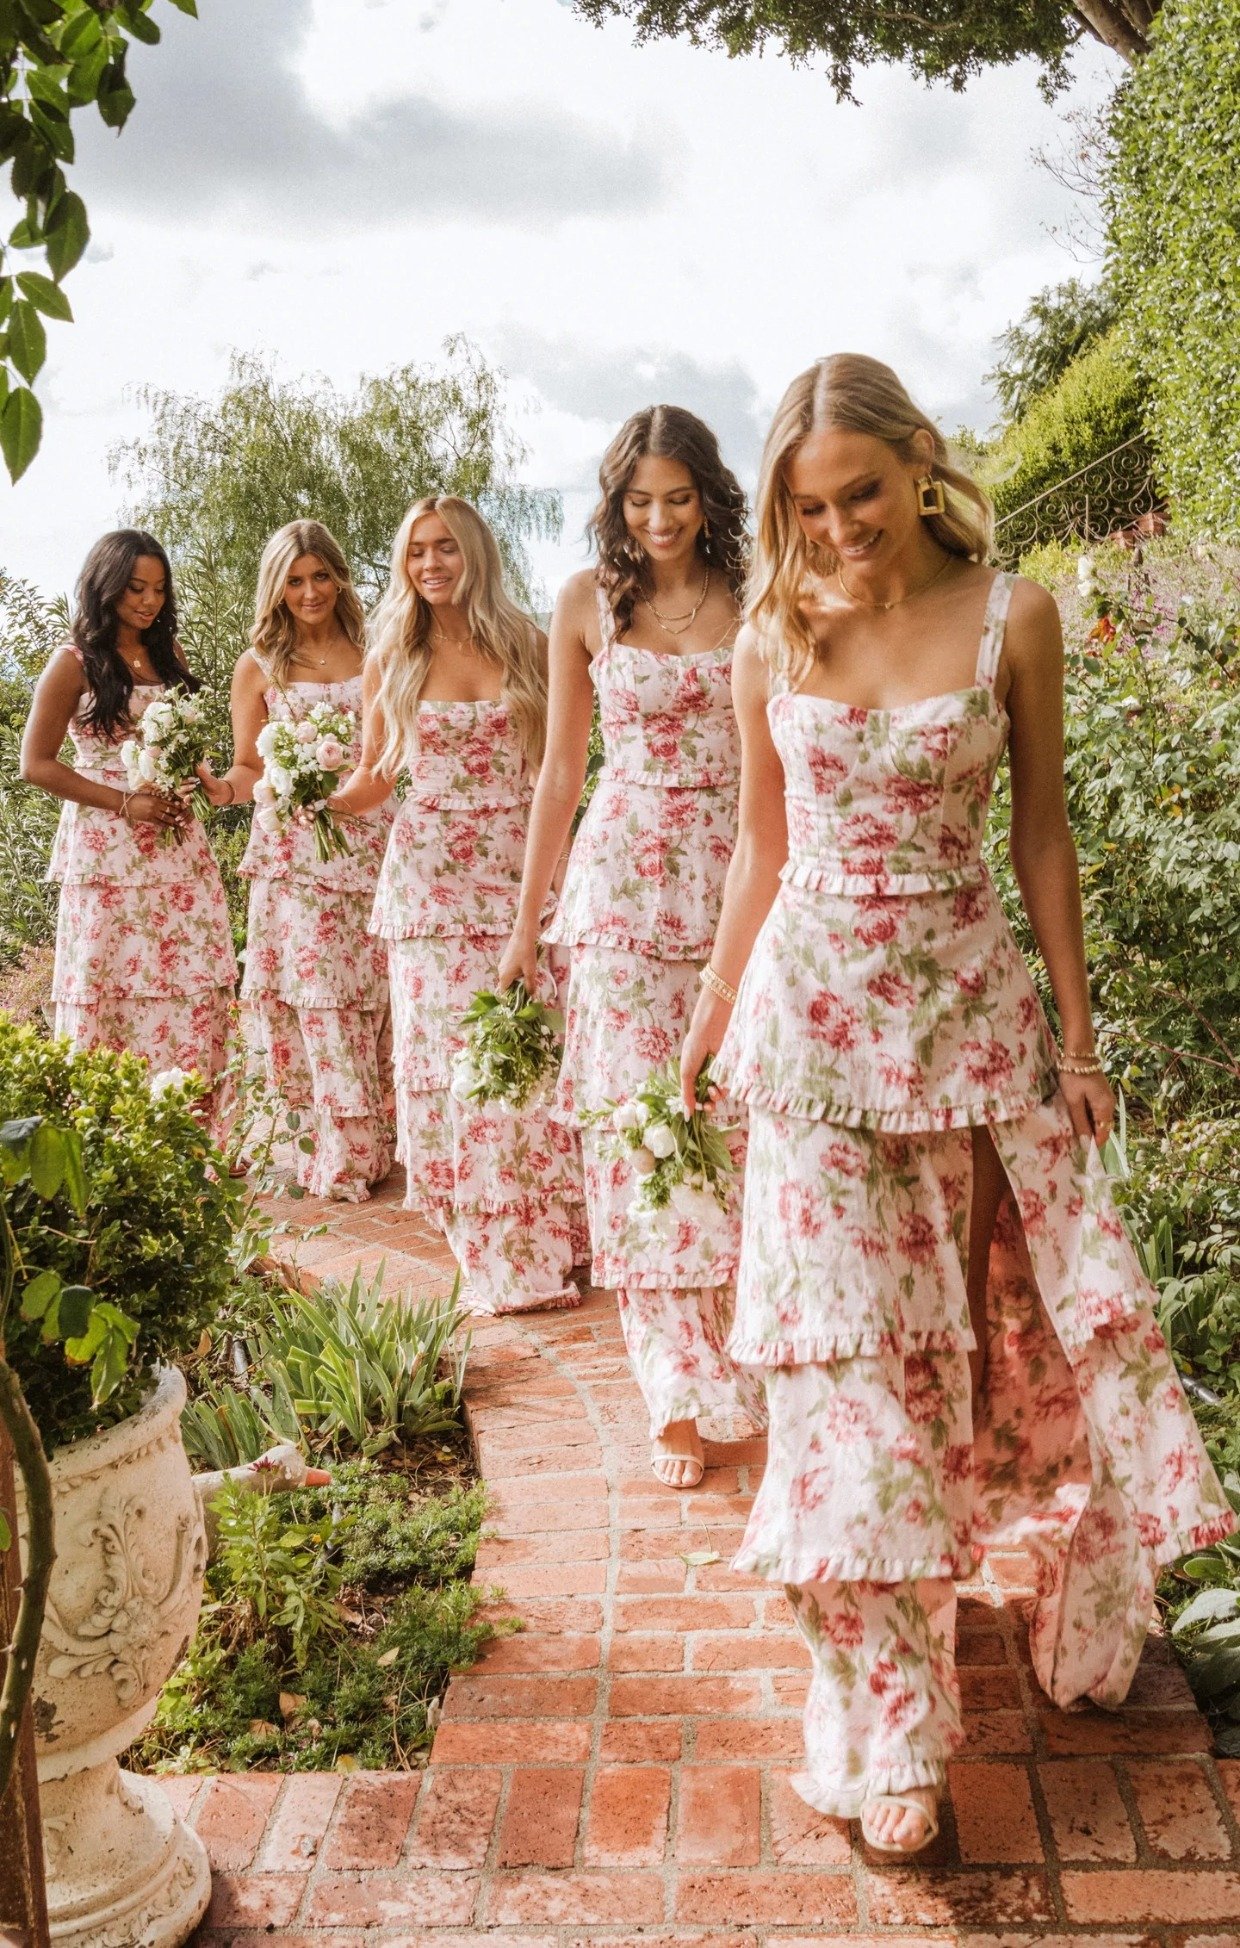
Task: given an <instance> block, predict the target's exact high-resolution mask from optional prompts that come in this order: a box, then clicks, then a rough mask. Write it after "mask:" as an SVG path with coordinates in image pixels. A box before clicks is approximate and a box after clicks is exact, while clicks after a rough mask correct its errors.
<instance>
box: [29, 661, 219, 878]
mask: <svg viewBox="0 0 1240 1948" xmlns="http://www.w3.org/2000/svg"><path fill="white" fill-rule="evenodd" d="M163 689H164V686H163V684H162V683H135V684H134V686H133V692H132V695H131V696H130V699H129V716H130V723H129V724H128V725H123V726H122V727H121V728H120V729H119V730H117V731H116V732H115V734H114V735H113V736H111V737H101V736H100V735H99V733H98V732H97V731H94V730H91V729H90V728H89V726H88V725H87V724H86V722H85V714H86V710H87V708H88V703H89V699H88V698H86V697H83V699H82V702H81V704H80V705H79V706H78V710H77V712H76V713H75V715H74V716H73V718H72V719H71V720H70V724H69V741H70V743H71V744H72V746H73V768H74V770H75V771H79V772H80V773H81V774H82V776H83V777H84V778H91V779H93V780H94V781H95V782H96V783H97V784H102V785H111V786H112V787H113V789H114V790H116V791H126V792H127V791H128V790H129V779H128V776H127V774H126V771H125V766H124V763H123V762H122V760H121V745H122V744H123V743H124V742H125V740H126V738H127V737H130V736H132V734H133V733H132V726H133V725H134V724H137V723H139V722H140V721H141V719H142V717H143V715H144V713H145V712H146V711H147V710H148V709H149V707H150V705H151V704H153V703H154V701H155V699H156V697H160V696H162V695H163ZM204 867H209V869H210V871H211V872H214V871H215V863H214V860H213V859H212V856H211V849H210V847H209V846H208V844H207V838H206V833H205V832H204V831H203V829H202V826H201V824H200V823H199V821H198V820H197V819H191V820H190V822H189V824H188V825H187V826H186V827H185V833H184V837H183V840H182V842H181V844H180V845H163V844H161V841H160V829H159V827H158V826H156V825H152V824H151V823H150V822H149V821H148V820H139V821H138V823H137V824H133V825H131V824H130V822H129V820H128V819H124V818H121V817H119V816H118V814H117V813H116V812H110V811H105V810H103V809H102V807H100V806H98V805H75V804H73V803H71V802H68V801H67V802H66V803H65V804H64V805H63V806H62V807H61V812H60V823H59V825H58V826H57V828H56V839H55V843H54V844H53V846H52V856H51V860H50V862H49V865H48V869H47V876H48V878H49V879H51V880H58V881H59V882H60V883H61V885H69V884H71V883H73V882H75V881H77V882H86V881H91V880H104V879H109V880H111V879H118V880H124V881H125V882H126V883H127V884H128V885H131V886H152V885H166V884H170V883H172V882H173V881H178V880H185V879H192V878H193V877H194V876H195V875H196V874H197V873H198V872H199V871H200V870H201V869H202V868H204Z"/></svg>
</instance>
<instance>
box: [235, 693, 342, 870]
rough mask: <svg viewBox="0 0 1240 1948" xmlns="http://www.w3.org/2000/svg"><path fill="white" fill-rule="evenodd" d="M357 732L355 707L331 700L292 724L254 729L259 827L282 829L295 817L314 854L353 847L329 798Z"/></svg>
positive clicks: (330, 855)
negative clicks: (306, 829) (310, 833)
mask: <svg viewBox="0 0 1240 1948" xmlns="http://www.w3.org/2000/svg"><path fill="white" fill-rule="evenodd" d="M356 731H357V720H356V718H355V717H354V715H353V712H352V711H351V710H337V709H336V708H335V706H334V705H333V704H330V703H316V704H315V705H314V706H313V708H312V709H311V710H309V711H308V712H307V714H306V715H305V716H304V717H302V718H300V719H299V720H298V721H297V722H296V723H295V724H293V723H286V722H284V721H280V722H270V723H266V724H264V725H263V728H262V730H261V731H260V732H259V733H258V754H259V756H260V757H261V759H262V760H263V775H262V777H261V778H260V779H259V781H258V783H257V784H256V785H255V787H254V816H255V819H256V820H257V822H258V825H259V827H260V829H261V830H262V831H264V832H271V833H277V832H283V831H284V830H285V829H286V827H287V826H289V825H291V824H293V823H294V822H298V823H301V824H305V823H306V822H309V823H310V824H311V825H312V826H313V828H314V852H315V857H316V858H317V859H320V860H324V859H336V858H340V857H342V856H343V855H344V854H345V853H349V852H351V851H352V850H353V848H352V846H351V845H350V844H349V842H348V840H347V839H346V838H345V836H344V833H343V832H342V831H341V829H340V824H339V822H338V820H337V819H336V818H335V817H334V816H333V815H332V813H331V812H329V811H328V809H327V800H328V799H329V798H330V796H331V794H332V792H334V791H335V789H336V787H337V785H338V784H339V783H340V780H341V777H342V775H343V773H344V772H345V770H346V769H347V767H348V763H349V750H350V747H351V745H352V742H353V738H354V736H355V734H356Z"/></svg>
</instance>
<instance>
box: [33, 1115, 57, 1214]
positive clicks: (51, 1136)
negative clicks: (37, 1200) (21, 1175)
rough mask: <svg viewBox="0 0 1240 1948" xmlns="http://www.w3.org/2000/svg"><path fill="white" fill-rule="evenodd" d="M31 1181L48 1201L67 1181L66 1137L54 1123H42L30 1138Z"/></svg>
mask: <svg viewBox="0 0 1240 1948" xmlns="http://www.w3.org/2000/svg"><path fill="white" fill-rule="evenodd" d="M29 1162H30V1181H31V1183H32V1184H33V1185H34V1188H35V1190H36V1191H37V1192H38V1194H39V1196H40V1197H42V1198H44V1199H45V1200H46V1201H47V1202H48V1203H50V1202H51V1200H52V1198H53V1197H55V1196H56V1194H57V1192H58V1191H59V1189H60V1186H61V1185H62V1184H63V1183H64V1181H65V1139H64V1136H63V1134H62V1132H61V1131H60V1130H58V1129H57V1128H56V1126H55V1124H54V1123H42V1122H41V1123H40V1124H39V1127H38V1129H37V1130H36V1131H35V1133H34V1135H33V1136H32V1137H31V1139H30V1159H29Z"/></svg>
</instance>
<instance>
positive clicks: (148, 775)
mask: <svg viewBox="0 0 1240 1948" xmlns="http://www.w3.org/2000/svg"><path fill="white" fill-rule="evenodd" d="M120 754H121V763H122V764H123V765H124V767H125V776H126V778H127V779H128V781H129V789H130V791H142V790H144V789H145V790H148V791H163V792H166V793H167V794H168V796H169V797H170V798H176V797H179V795H180V791H181V786H182V785H184V784H186V783H188V781H189V780H190V779H191V778H194V774H195V772H196V771H197V769H198V766H199V765H200V764H202V763H203V761H204V760H205V758H206V755H207V733H206V713H205V711H204V710H203V708H202V705H201V704H200V703H198V702H196V701H195V699H194V698H193V697H192V696H191V695H190V694H189V691H188V690H168V691H165V693H164V695H163V696H162V697H156V699H155V701H154V703H152V704H149V705H148V706H147V708H146V709H145V710H144V711H143V713H142V715H141V717H140V718H139V719H138V723H137V726H136V728H135V732H134V735H133V736H132V737H127V738H126V739H125V742H124V743H123V744H122V745H121V753H120ZM205 803H206V798H205V794H204V793H203V790H202V787H201V785H199V784H198V782H197V779H196V778H195V780H194V791H193V795H192V796H191V798H190V800H189V804H190V807H191V809H192V810H193V812H194V814H195V816H196V817H198V818H201V817H202V809H203V806H204V804H205ZM184 836H185V835H184V833H183V832H182V831H181V829H180V827H179V826H171V827H165V829H164V830H163V831H161V832H160V835H159V842H160V844H161V845H173V844H176V845H180V844H181V842H182V840H183V838H184Z"/></svg>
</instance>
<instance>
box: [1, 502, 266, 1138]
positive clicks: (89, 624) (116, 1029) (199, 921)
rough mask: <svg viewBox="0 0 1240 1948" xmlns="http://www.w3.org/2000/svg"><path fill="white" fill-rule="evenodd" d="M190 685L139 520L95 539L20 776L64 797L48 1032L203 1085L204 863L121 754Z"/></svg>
mask: <svg viewBox="0 0 1240 1948" xmlns="http://www.w3.org/2000/svg"><path fill="white" fill-rule="evenodd" d="M198 687H199V684H198V679H197V677H195V676H193V675H192V674H191V672H190V670H189V668H188V666H187V664H186V662H185V658H184V656H183V654H182V650H181V645H180V644H179V642H178V641H177V614H176V599H175V595H174V591H173V583H172V569H171V566H170V565H169V561H168V557H167V555H166V554H165V553H164V550H163V548H162V547H161V546H160V544H159V542H158V541H156V540H155V538H154V536H153V535H150V534H145V533H143V532H142V530H141V529H138V528H121V529H118V530H117V531H116V532H114V533H112V534H105V535H103V536H102V537H101V538H100V540H98V541H97V542H96V543H95V545H94V547H93V548H92V549H91V551H90V553H89V555H88V556H87V557H86V561H85V564H84V565H83V568H82V573H81V575H80V577H79V579H78V585H77V600H76V604H75V608H74V615H73V621H72V625H71V629H70V637H69V641H68V642H67V643H66V644H65V645H64V647H63V648H61V649H58V650H56V651H55V653H54V654H53V656H52V657H51V660H50V661H49V663H48V665H47V668H46V669H45V670H44V672H43V674H42V676H41V677H40V678H39V681H38V684H37V685H36V687H35V693H34V703H33V706H32V708H31V712H30V720H29V722H28V724H27V726H26V733H25V736H24V738H23V739H22V756H21V775H22V777H23V778H24V779H25V780H26V782H27V783H28V784H33V785H38V786H39V787H40V789H41V790H43V791H47V792H50V793H51V794H52V796H53V797H55V798H59V799H62V800H63V801H64V810H63V812H62V813H61V819H60V826H59V829H58V831H57V834H56V844H55V847H54V849H53V852H52V860H51V865H50V866H49V868H48V878H49V879H54V880H59V882H60V916H59V920H58V922H57V927H56V967H55V973H54V975H53V981H52V993H53V996H54V998H55V1002H56V1033H57V1034H58V1035H68V1036H69V1038H70V1039H71V1041H72V1042H73V1045H74V1047H75V1048H97V1047H101V1046H102V1047H106V1048H118V1049H130V1050H132V1051H133V1053H134V1054H136V1055H143V1056H145V1057H146V1058H147V1060H148V1061H149V1062H150V1064H151V1067H152V1068H153V1069H155V1070H159V1069H169V1068H178V1069H186V1070H189V1069H193V1070H196V1071H197V1072H198V1073H199V1074H200V1075H201V1076H202V1078H203V1081H204V1082H205V1083H206V1084H207V1087H208V1090H212V1091H213V1090H214V1088H215V1086H216V1084H217V1083H218V1082H219V1081H220V1080H221V1078H222V1076H223V1074H224V1070H225V1068H226V1066H227V1059H228V1022H229V1010H230V1007H231V1003H232V998H233V984H234V982H235V980H236V977H237V966H236V962H235V960H234V959H233V949H232V939H231V936H230V934H229V928H228V907H227V905H226V903H225V899H224V889H223V886H222V885H221V883H220V874H219V868H218V866H217V865H216V863H215V859H214V857H213V856H212V853H211V848H210V846H209V845H208V843H207V839H206V834H205V832H204V830H203V827H202V825H201V824H200V822H199V821H198V820H197V819H195V818H193V817H191V816H190V815H189V814H188V812H187V810H186V807H185V804H184V802H183V800H182V798H180V797H177V796H175V795H170V794H168V793H165V792H162V791H159V790H157V789H156V788H154V787H153V786H147V785H139V786H138V787H137V789H135V788H134V787H132V786H131V785H130V784H129V783H128V779H127V774H126V768H125V764H124V761H123V759H122V756H121V747H122V745H123V744H124V742H125V740H126V739H127V738H129V737H131V736H133V734H134V732H135V730H136V728H137V726H138V725H139V724H140V723H141V720H142V718H143V717H144V716H145V714H146V712H147V711H148V710H149V709H150V708H151V707H152V705H154V704H155V703H156V701H157V700H158V699H160V698H162V697H165V696H167V695H169V694H170V693H172V692H176V691H178V690H179V691H188V692H193V691H196V690H197V689H198ZM66 736H67V737H68V738H69V739H70V741H71V743H72V746H73V763H72V764H65V763H63V762H62V761H61V756H60V753H61V749H62V747H63V745H64V742H65V738H66ZM174 838H175V839H176V841H177V843H172V842H171V841H172V840H173V839H174ZM209 1100H210V1099H209V1098H208V1102H209Z"/></svg>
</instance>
